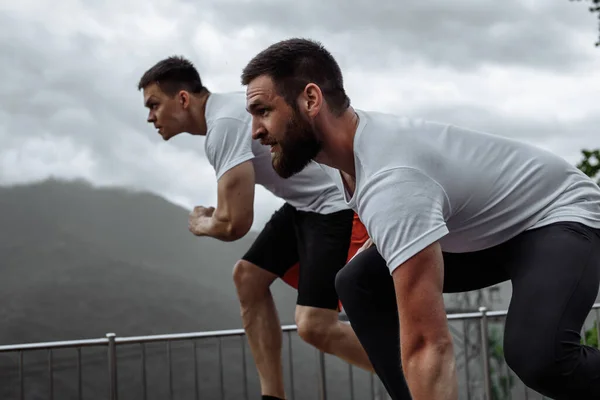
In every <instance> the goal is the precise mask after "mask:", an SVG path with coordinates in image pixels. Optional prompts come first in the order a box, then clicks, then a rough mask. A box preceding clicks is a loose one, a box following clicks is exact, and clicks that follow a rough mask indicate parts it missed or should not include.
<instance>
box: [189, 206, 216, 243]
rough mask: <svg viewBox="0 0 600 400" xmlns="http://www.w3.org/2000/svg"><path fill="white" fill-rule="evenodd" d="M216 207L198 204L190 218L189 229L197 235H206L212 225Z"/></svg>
mask: <svg viewBox="0 0 600 400" xmlns="http://www.w3.org/2000/svg"><path fill="white" fill-rule="evenodd" d="M214 212H215V208H214V207H203V206H196V207H194V210H193V211H192V212H191V213H190V216H189V218H188V229H189V230H190V232H192V233H193V234H194V235H196V236H205V235H206V234H207V233H208V231H209V229H210V225H211V218H212V216H213V214H214Z"/></svg>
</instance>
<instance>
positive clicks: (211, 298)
mask: <svg viewBox="0 0 600 400" xmlns="http://www.w3.org/2000/svg"><path fill="white" fill-rule="evenodd" d="M188 214H189V212H188V211H187V210H185V209H183V208H181V207H179V206H176V205H173V204H171V203H169V202H167V201H166V200H164V199H163V198H161V197H159V196H156V195H152V194H149V193H143V192H134V191H130V190H126V189H122V188H102V189H98V188H94V187H92V186H91V185H89V184H87V183H85V182H64V181H57V180H48V181H44V182H40V183H36V184H30V185H20V186H13V187H3V188H0V227H1V228H0V323H1V324H2V325H1V326H2V328H0V343H1V344H12V343H24V342H37V341H53V340H71V339H81V338H97V337H103V336H104V335H105V334H106V333H107V332H114V333H116V334H117V335H118V336H132V335H136V336H137V335H150V334H165V333H180V332H190V331H204V330H222V329H231V328H240V327H241V320H240V316H239V304H238V302H237V296H236V294H235V288H234V285H233V282H232V279H231V272H232V267H233V265H234V264H235V262H236V261H237V260H238V258H239V257H240V256H241V255H242V254H243V253H244V252H245V250H246V249H247V248H248V247H249V245H250V244H251V242H252V240H253V239H254V238H255V236H256V233H255V232H250V233H249V234H248V235H246V237H244V238H242V239H240V240H238V241H236V242H233V243H225V242H220V241H218V240H215V239H209V238H197V237H195V236H193V235H192V234H191V233H189V232H188V230H187V217H188ZM273 293H274V296H275V301H276V304H277V306H278V309H279V312H280V318H281V322H282V323H283V324H291V323H293V315H294V314H293V310H294V304H295V294H296V292H295V291H294V290H292V289H290V288H289V287H287V286H285V285H283V284H281V283H280V282H277V283H276V284H275V285H274V287H273ZM284 339H286V337H284ZM292 339H293V340H292V343H293V346H294V366H293V367H294V379H295V382H294V385H295V387H296V391H297V392H298V391H299V392H298V393H297V394H296V399H300V398H302V396H306V398H307V399H312V398H315V396H316V390H317V388H316V386H315V380H314V377H315V372H314V367H315V366H316V358H315V351H314V349H312V348H311V347H309V346H308V345H306V344H305V343H303V342H302V341H301V340H299V339H298V337H297V336H296V335H293V337H292ZM209 342H210V343H209ZM216 343H217V342H216V340H210V341H204V340H203V341H198V342H197V344H198V347H197V356H198V373H199V377H200V386H201V394H202V395H203V397H202V398H209V399H213V398H219V396H220V393H219V392H220V390H221V384H220V382H221V378H220V376H219V374H218V371H219V370H218V367H219V365H218V362H217V361H218V357H217V355H218V348H217V346H216ZM284 344H286V345H287V341H286V340H284ZM241 348H242V347H241V341H240V339H239V338H229V339H225V340H224V341H223V342H222V354H223V366H224V377H223V382H224V383H226V385H225V387H226V390H225V398H239V397H240V396H241V390H242V388H241V386H239V385H238V383H241V374H242V368H241V365H242V364H241V362H240V361H241V360H242V357H243V354H242V350H241ZM190 349H191V344H190V343H189V342H187V343H186V342H182V343H174V344H173V346H172V349H171V352H172V353H171V356H172V367H173V376H174V378H173V379H174V389H175V397H174V398H181V399H187V398H194V397H193V380H192V375H191V374H192V372H193V364H192V362H193V361H192V360H193V357H192V356H193V353H192V352H191V351H190ZM166 354H167V352H166V347H165V344H164V343H155V344H151V345H148V346H147V348H146V362H147V368H148V372H147V373H148V376H147V382H148V397H147V398H148V399H151V398H157V399H159V398H160V399H163V398H168V392H167V390H168V385H167V380H166V379H165V377H167V376H168V375H167V374H168V370H167V369H166V365H167V358H166ZM48 357H49V355H48V353H47V352H45V351H35V352H27V353H25V356H24V373H25V387H26V396H25V397H26V398H27V399H38V398H39V399H45V398H47V397H46V396H45V395H44V393H45V392H46V391H47V389H48V385H49V375H48ZM118 357H119V370H118V371H119V378H120V380H119V393H120V395H121V397H120V398H126V399H132V400H133V399H138V398H142V397H141V390H140V385H141V372H140V371H141V365H140V360H141V349H140V347H139V346H119V353H118ZM286 357H287V353H286V349H284V358H286ZM52 360H53V365H54V371H53V374H54V384H53V386H54V388H53V390H54V395H55V397H54V398H57V399H71V398H74V399H75V398H77V397H76V394H77V386H76V383H77V380H76V379H75V378H76V371H77V369H76V361H77V358H76V353H75V351H74V350H71V349H65V350H57V351H54V352H53V353H52ZM284 361H285V363H286V365H287V359H286V360H284ZM106 365H107V359H106V349H105V348H98V349H94V348H90V349H83V350H82V376H83V379H82V383H83V395H84V398H86V399H92V400H93V399H100V398H102V399H104V398H106V395H107V392H106V390H107V388H106V385H107V377H106ZM246 366H247V370H248V374H249V378H248V379H249V390H250V395H251V398H256V396H254V394H256V395H258V383H257V377H256V370H255V368H254V365H253V363H252V360H251V355H250V352H249V350H248V346H246ZM327 367H328V392H329V396H330V398H345V397H346V396H347V393H348V384H347V382H345V383H339V382H340V380H343V379H346V376H347V373H348V367H347V366H346V365H345V364H343V363H341V362H339V360H337V359H334V358H331V357H328V359H327ZM286 368H287V367H286ZM286 374H289V371H287V370H286ZM354 374H355V379H356V380H357V387H356V388H355V390H356V391H357V396H358V397H360V391H361V390H363V391H368V390H369V382H368V374H366V373H364V372H363V371H358V370H357V371H355V373H354ZM286 376H287V378H286V379H288V378H289V375H286ZM18 378H19V375H18V357H17V355H15V354H0V398H1V399H3V400H4V399H7V400H9V399H13V398H14V399H18V398H19V397H18V396H19V391H18V389H19V380H18ZM288 381H289V379H288ZM288 385H289V382H288ZM307 387H310V388H311V389H309V390H307V389H306V388H307ZM299 388H300V390H299Z"/></svg>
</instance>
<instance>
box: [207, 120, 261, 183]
mask: <svg viewBox="0 0 600 400" xmlns="http://www.w3.org/2000/svg"><path fill="white" fill-rule="evenodd" d="M210 125H211V126H210V127H209V128H208V132H207V134H206V142H205V145H204V149H205V152H206V157H207V158H208V162H209V163H210V164H211V165H212V166H213V168H214V169H215V174H216V177H217V180H218V179H219V178H221V176H222V175H223V174H224V173H226V172H227V171H229V170H230V169H231V168H233V167H235V166H237V165H239V164H241V163H243V162H244V161H248V160H251V159H253V158H254V153H252V136H251V132H250V126H249V125H248V124H246V123H244V122H243V121H240V120H238V119H235V118H220V119H217V120H215V121H214V122H213V123H211V124H210Z"/></svg>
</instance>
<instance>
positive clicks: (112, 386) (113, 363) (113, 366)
mask: <svg viewBox="0 0 600 400" xmlns="http://www.w3.org/2000/svg"><path fill="white" fill-rule="evenodd" d="M106 337H107V338H108V388H109V393H110V395H109V398H110V400H117V399H118V393H117V345H116V343H115V337H116V335H115V334H114V333H107V334H106Z"/></svg>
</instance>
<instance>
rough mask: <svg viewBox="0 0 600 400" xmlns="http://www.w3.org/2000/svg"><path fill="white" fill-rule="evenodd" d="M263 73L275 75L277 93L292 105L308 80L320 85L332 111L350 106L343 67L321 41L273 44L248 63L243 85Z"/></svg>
mask: <svg viewBox="0 0 600 400" xmlns="http://www.w3.org/2000/svg"><path fill="white" fill-rule="evenodd" d="M262 75H267V76H269V77H270V78H271V79H273V82H274V83H275V88H276V90H277V92H278V94H279V95H280V96H282V97H283V98H284V99H285V100H286V101H287V103H288V104H290V105H291V106H292V107H294V106H295V104H296V99H297V98H298V96H299V95H300V93H302V91H303V90H304V88H305V87H306V85H307V84H309V83H315V84H316V85H318V86H319V88H320V89H321V92H323V96H324V97H325V100H326V102H327V105H328V106H329V108H330V110H331V112H332V113H334V114H336V115H341V114H342V113H343V112H344V111H346V109H347V108H348V107H349V106H350V99H349V98H348V96H347V95H346V91H345V90H344V80H343V77H342V71H341V70H340V67H339V65H338V63H337V62H336V61H335V59H334V58H333V56H332V55H331V54H330V53H329V52H328V51H327V50H326V49H325V47H323V45H322V44H321V43H319V42H316V41H313V40H309V39H300V38H292V39H287V40H283V41H280V42H277V43H275V44H272V45H271V46H269V47H267V48H266V49H265V50H263V51H261V52H260V53H258V54H257V55H256V56H255V57H254V58H253V59H252V60H250V62H249V63H248V65H246V67H245V68H244V70H243V72H242V85H244V86H246V85H248V84H249V83H250V82H251V81H253V80H254V79H256V78H258V77H259V76H262Z"/></svg>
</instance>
